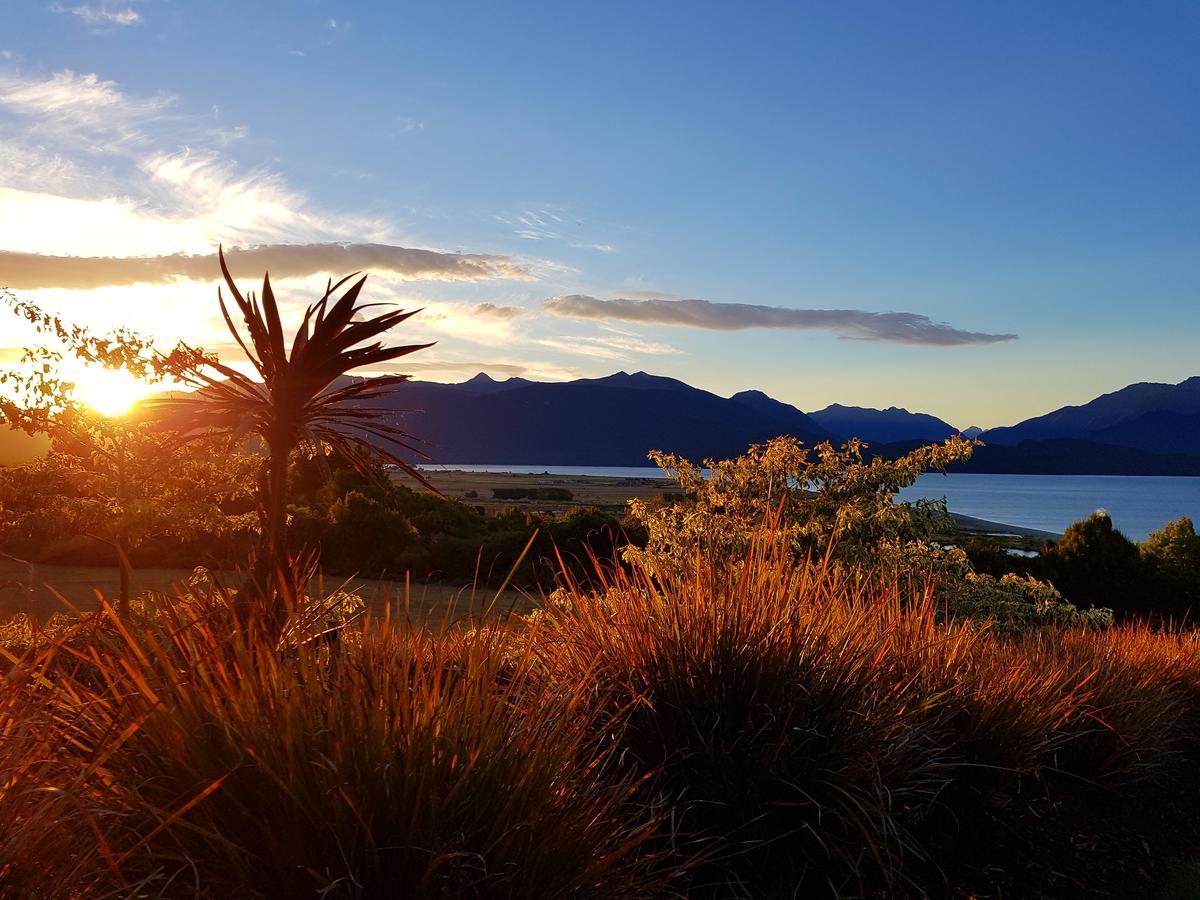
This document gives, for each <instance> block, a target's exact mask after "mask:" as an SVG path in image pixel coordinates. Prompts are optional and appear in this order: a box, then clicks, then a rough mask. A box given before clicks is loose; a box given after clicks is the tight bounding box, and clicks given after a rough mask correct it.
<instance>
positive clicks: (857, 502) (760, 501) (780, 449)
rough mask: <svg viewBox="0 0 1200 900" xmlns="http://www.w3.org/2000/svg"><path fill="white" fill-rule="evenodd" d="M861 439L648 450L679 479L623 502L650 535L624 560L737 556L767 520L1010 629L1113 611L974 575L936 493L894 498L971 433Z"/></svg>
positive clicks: (1033, 585)
mask: <svg viewBox="0 0 1200 900" xmlns="http://www.w3.org/2000/svg"><path fill="white" fill-rule="evenodd" d="M863 446H864V445H862V444H861V443H859V442H858V441H851V442H850V443H848V444H846V445H844V446H842V447H840V448H835V447H833V446H832V445H830V444H827V443H826V444H819V445H817V446H816V447H815V448H811V449H809V448H806V447H804V446H803V445H802V444H801V443H800V442H798V441H796V440H795V439H793V438H786V437H785V438H777V439H775V440H773V441H771V442H769V443H768V444H765V445H762V446H757V447H751V448H750V450H749V451H748V452H747V453H745V454H743V455H742V456H739V457H737V458H736V459H732V460H723V461H719V462H718V461H713V460H708V461H706V462H705V463H704V467H703V468H701V467H698V466H696V465H694V464H693V463H690V462H688V461H687V460H686V459H682V458H680V457H677V456H671V455H668V454H663V453H657V452H656V453H652V454H651V458H652V459H653V460H654V461H655V462H656V463H657V464H658V465H659V466H660V467H661V468H662V469H664V470H665V471H667V472H669V473H671V474H672V475H673V476H674V477H675V478H676V479H677V480H678V482H679V485H680V487H681V488H682V491H683V499H682V500H675V501H667V500H659V501H654V502H646V501H641V500H634V501H631V502H630V513H631V518H632V519H634V521H636V522H637V523H639V524H641V525H643V526H644V527H645V528H646V530H647V533H648V540H647V543H646V546H645V549H640V548H638V547H635V546H631V547H628V548H627V549H626V550H625V554H626V558H627V559H631V560H636V561H638V562H640V563H642V564H643V565H645V566H647V567H649V568H651V569H653V570H654V571H657V572H660V573H665V572H667V571H670V570H680V569H681V568H682V569H684V570H687V569H689V568H690V567H692V566H694V565H695V562H696V559H697V557H701V558H704V559H707V560H718V561H719V560H733V561H735V562H736V561H737V560H739V559H740V558H741V556H742V554H744V553H745V549H746V547H747V546H748V544H749V541H750V539H751V536H752V535H753V534H755V533H756V532H758V531H760V530H761V529H762V527H763V526H764V524H768V525H769V527H770V532H771V534H772V535H773V536H774V537H775V538H776V539H779V540H782V541H783V542H784V543H786V544H788V545H789V547H790V548H792V550H794V551H795V552H796V553H798V554H800V555H802V556H809V557H813V558H819V557H822V556H824V555H826V554H827V553H828V554H832V558H834V559H836V560H837V561H839V562H841V563H843V564H846V565H850V566H853V567H857V568H858V569H859V570H860V571H862V572H866V573H870V576H871V577H883V578H886V579H895V580H897V581H898V583H899V584H900V585H901V586H903V587H905V588H906V589H909V590H910V593H911V594H912V595H913V596H920V595H921V593H922V592H923V591H924V590H925V588H926V586H932V587H935V588H936V591H937V598H938V601H939V608H940V609H941V610H942V611H944V612H947V613H949V614H951V615H958V616H967V617H969V618H972V619H976V620H979V621H989V622H991V623H992V624H993V626H994V627H997V628H999V629H1001V630H1003V631H1005V632H1008V633H1014V632H1018V631H1020V630H1022V629H1026V628H1037V627H1044V626H1049V625H1055V624H1085V625H1088V626H1090V627H1103V626H1104V625H1105V623H1107V622H1109V621H1110V620H1111V614H1109V613H1108V612H1107V611H1106V610H1090V609H1089V610H1086V611H1080V610H1079V609H1077V608H1076V607H1074V606H1072V605H1071V604H1069V603H1066V602H1064V601H1063V599H1062V597H1061V596H1060V595H1059V594H1058V593H1057V592H1056V591H1055V590H1054V589H1053V588H1052V587H1051V586H1050V585H1045V584H1041V583H1039V582H1036V581H1034V580H1032V579H1024V580H1022V579H1016V578H1002V579H999V580H997V579H995V578H992V577H989V576H987V575H983V574H979V573H976V572H975V571H974V570H973V568H972V566H971V562H970V559H969V558H968V556H967V554H966V553H965V552H964V551H963V550H962V549H960V548H957V547H954V546H945V545H944V544H943V543H942V540H944V536H945V535H949V534H953V531H954V528H953V523H952V522H951V521H950V519H949V517H948V515H947V512H946V508H945V503H944V502H943V501H930V500H918V501H916V502H913V503H907V502H898V501H897V500H896V498H895V495H896V492H897V491H899V490H900V489H901V488H903V487H906V486H908V485H911V484H912V483H913V482H914V481H916V479H917V477H918V476H919V475H920V474H921V473H922V472H924V471H927V470H928V469H934V470H944V469H945V468H946V466H948V465H950V464H952V463H954V462H957V461H961V460H964V459H967V458H969V457H970V455H971V452H972V449H973V447H974V444H973V443H971V442H968V441H965V440H963V439H962V438H957V437H956V438H951V439H950V440H948V441H946V442H945V443H944V444H940V445H939V444H934V445H930V446H926V447H921V448H919V449H917V450H915V451H913V452H911V453H909V454H908V455H907V456H903V457H900V458H899V459H895V460H884V459H882V458H879V457H875V458H872V459H869V460H866V459H864V458H863V453H862V451H863Z"/></svg>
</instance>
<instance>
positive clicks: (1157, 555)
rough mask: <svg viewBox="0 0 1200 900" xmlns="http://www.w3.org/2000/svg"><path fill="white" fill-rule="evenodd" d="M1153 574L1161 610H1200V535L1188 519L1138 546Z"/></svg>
mask: <svg viewBox="0 0 1200 900" xmlns="http://www.w3.org/2000/svg"><path fill="white" fill-rule="evenodd" d="M1138 552H1139V554H1140V555H1141V558H1142V562H1143V563H1144V564H1145V566H1146V568H1148V569H1149V570H1150V572H1151V573H1152V574H1153V578H1154V582H1155V585H1156V589H1157V593H1158V599H1157V600H1156V603H1155V606H1156V608H1158V609H1159V610H1161V611H1163V612H1167V613H1173V614H1176V615H1179V614H1186V613H1188V612H1195V611H1197V610H1198V608H1200V535H1197V534H1196V529H1195V527H1194V526H1193V525H1192V520H1191V519H1190V518H1188V517H1187V516H1183V517H1181V518H1179V519H1176V520H1175V521H1173V522H1168V523H1167V524H1166V525H1164V526H1163V527H1162V528H1160V529H1159V530H1158V531H1156V532H1154V533H1153V534H1151V535H1150V536H1149V537H1148V538H1146V540H1144V541H1143V542H1142V543H1140V544H1138Z"/></svg>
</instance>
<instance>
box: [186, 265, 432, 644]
mask: <svg viewBox="0 0 1200 900" xmlns="http://www.w3.org/2000/svg"><path fill="white" fill-rule="evenodd" d="M219 258H220V262H221V272H222V274H223V276H224V278H225V284H226V286H227V287H228V288H229V292H230V294H231V295H232V297H233V301H234V303H236V305H237V310H238V312H240V314H241V318H242V321H243V323H244V325H245V331H246V336H245V337H243V334H242V331H241V329H239V328H238V326H237V324H236V323H235V321H234V318H233V316H231V315H230V311H229V308H228V307H227V305H226V303H225V297H224V294H223V293H222V291H221V289H220V288H218V289H217V300H218V303H219V304H220V307H221V315H222V316H223V317H224V319H225V324H226V326H227V327H228V328H229V332H230V334H232V335H233V338H234V340H235V341H236V342H237V344H238V346H239V347H241V349H242V351H243V352H244V353H245V354H246V357H247V359H248V360H249V361H250V364H251V365H252V366H253V367H254V370H255V371H256V372H257V374H258V379H257V380H256V379H254V378H251V377H249V376H247V375H245V374H243V373H241V372H239V371H237V370H236V369H234V368H232V367H230V366H228V365H226V364H224V363H222V362H220V361H218V360H215V359H213V358H211V357H208V358H205V359H204V360H203V362H202V364H199V365H196V366H195V367H193V368H191V369H190V370H189V371H187V372H186V373H184V376H183V380H184V381H185V382H186V383H188V384H189V385H190V386H192V387H195V388H197V390H196V391H195V392H194V393H192V394H189V395H184V396H176V397H172V398H167V399H165V400H163V401H162V403H163V404H164V406H166V407H167V408H168V410H169V411H170V412H171V414H172V419H173V421H174V424H175V426H176V427H179V428H182V429H184V430H185V431H191V432H194V431H204V430H220V431H224V432H227V433H229V434H231V435H233V436H235V437H238V438H249V437H257V438H258V439H260V440H261V442H262V444H263V446H264V448H265V450H266V456H265V459H264V461H263V467H262V472H261V475H260V515H261V517H262V526H263V527H262V539H261V542H260V546H259V550H258V554H257V557H256V565H255V571H254V579H255V582H256V588H257V592H258V593H259V594H260V596H261V598H262V600H263V603H264V607H265V612H266V613H267V615H268V618H269V619H273V620H275V621H280V620H281V617H282V615H283V613H284V612H285V609H284V607H285V606H286V603H287V602H288V598H289V596H294V593H293V592H294V591H297V590H299V588H300V585H296V584H288V583H286V579H287V578H288V573H289V572H291V571H292V569H293V567H292V566H291V565H290V560H289V556H288V549H287V540H286V537H287V480H288V466H289V463H290V461H291V459H292V456H293V454H294V453H295V452H296V451H297V450H301V449H306V450H308V451H309V452H312V453H315V454H323V453H325V452H331V453H333V454H335V455H338V456H341V457H343V458H344V459H346V460H347V461H348V462H349V463H350V464H351V465H353V466H354V467H355V468H356V469H359V470H361V471H362V472H364V473H368V474H371V473H377V472H379V463H381V462H385V463H391V464H392V465H395V466H397V467H399V468H400V469H402V470H403V471H405V472H407V473H408V474H409V475H411V476H412V477H413V478H415V479H416V480H417V481H418V482H420V483H421V484H422V485H424V486H425V487H426V488H428V489H430V490H435V489H434V488H433V487H432V486H431V485H430V484H429V482H428V481H427V480H426V479H425V477H424V476H423V475H422V474H421V472H420V471H419V470H418V469H416V468H415V467H414V466H412V465H411V464H409V463H408V462H406V461H405V460H404V459H402V458H401V457H399V456H397V455H396V452H393V449H389V447H391V448H394V449H395V450H396V451H399V450H400V449H405V450H408V451H410V452H412V453H415V454H417V455H418V456H421V457H423V458H427V457H426V456H425V454H424V453H423V452H421V451H420V450H419V449H418V448H416V447H414V446H413V443H414V442H416V439H415V438H414V437H413V436H412V435H410V434H408V433H407V432H405V431H403V430H401V429H400V428H398V427H397V426H396V425H394V424H392V423H391V422H390V421H389V419H390V418H391V416H392V415H394V411H393V410H390V409H388V408H386V407H383V406H379V405H378V404H377V403H376V401H378V400H379V399H380V398H382V397H384V396H386V395H388V394H390V393H392V392H393V391H394V390H395V389H396V388H397V386H399V385H400V384H402V383H403V382H405V381H407V380H408V378H409V376H407V375H384V376H379V377H375V378H364V379H360V380H353V381H350V382H349V383H340V382H342V381H344V379H345V377H346V376H347V375H348V373H350V372H351V371H353V370H355V369H359V368H362V367H365V366H378V365H380V364H382V363H387V362H390V361H392V360H395V359H399V358H400V357H402V356H407V355H408V354H410V353H414V352H416V351H418V350H423V349H425V348H426V347H430V346H432V344H406V345H403V346H391V347H389V346H385V345H384V344H383V343H382V342H381V341H379V340H375V339H377V338H379V337H380V336H381V335H384V334H385V333H386V332H388V331H389V330H390V329H392V328H394V327H395V326H397V325H399V324H401V323H402V322H404V321H406V320H407V319H409V318H410V317H412V316H413V315H415V314H416V313H417V312H419V311H420V310H409V311H405V310H392V311H389V312H381V313H378V314H370V315H364V311H365V310H367V309H370V308H372V307H373V306H378V305H379V304H365V305H364V304H359V303H358V298H359V294H360V293H361V292H362V288H363V285H364V283H365V282H366V280H367V276H365V275H363V276H362V277H361V278H359V279H358V280H357V281H355V282H354V283H353V284H351V285H350V286H349V287H348V288H346V290H345V291H344V292H343V293H342V294H341V296H339V297H335V296H334V294H335V292H337V291H338V290H340V289H341V288H342V286H343V285H345V284H346V283H347V282H348V281H349V280H350V279H352V278H354V277H355V275H357V274H358V273H354V274H352V275H348V276H346V277H345V278H343V279H341V280H340V281H338V282H337V283H336V284H333V283H332V282H331V283H329V284H328V285H327V287H326V289H325V294H324V295H323V296H322V297H321V299H320V300H319V301H317V302H316V303H314V304H312V305H311V306H309V307H308V309H307V310H306V312H305V314H304V319H303V320H302V322H301V323H300V327H299V329H298V330H297V332H296V336H295V338H294V339H293V340H292V344H291V349H290V351H289V349H288V347H287V344H286V343H285V338H284V330H283V322H282V319H281V317H280V314H279V306H278V303H277V302H276V300H275V293H274V291H273V290H272V289H271V279H270V274H269V273H267V274H266V275H264V277H263V286H262V296H261V299H260V298H259V297H256V296H255V295H254V293H250V294H249V295H243V294H242V292H241V291H240V290H239V289H238V287H237V285H236V284H235V282H234V280H233V276H232V275H231V274H230V272H229V267H228V266H227V265H226V263H225V254H224V252H223V250H222V251H220V252H219ZM435 492H436V490H435Z"/></svg>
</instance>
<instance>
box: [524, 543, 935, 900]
mask: <svg viewBox="0 0 1200 900" xmlns="http://www.w3.org/2000/svg"><path fill="white" fill-rule="evenodd" d="M759 550H761V551H762V552H763V553H765V554H767V555H766V557H765V558H764V557H758V556H756V557H754V558H753V559H752V561H751V562H750V563H749V564H748V565H747V567H746V568H745V569H744V570H743V572H742V574H740V575H737V574H734V572H733V571H732V570H730V569H727V568H721V569H713V568H709V567H706V566H701V567H700V568H697V569H695V570H693V572H692V573H691V574H690V575H687V574H682V573H674V572H672V573H662V574H661V575H659V576H658V577H654V576H651V574H650V573H649V572H648V571H647V570H646V569H645V568H643V567H640V566H637V565H635V566H634V568H633V570H632V572H624V571H622V570H615V571H614V572H613V573H612V574H611V581H610V582H609V584H608V587H607V590H606V591H605V592H604V593H600V594H590V593H588V592H586V591H582V590H579V589H578V588H577V587H576V588H573V589H571V590H568V591H564V592H560V593H559V594H558V595H556V598H555V599H556V602H555V603H554V604H552V605H551V606H550V607H549V608H548V610H547V611H546V612H545V613H544V614H543V615H544V619H545V620H546V622H547V624H548V629H547V631H548V635H549V636H548V638H547V640H546V642H545V647H544V659H545V664H546V665H547V667H548V669H549V670H550V671H551V672H552V673H553V677H554V678H556V679H557V681H558V682H559V683H561V684H573V683H577V682H578V681H579V680H580V679H581V678H587V679H588V680H589V681H590V682H591V685H592V687H591V690H593V691H594V692H595V695H596V698H597V702H598V703H599V704H600V706H601V707H602V709H604V710H605V714H606V715H607V716H608V717H610V718H611V719H612V721H613V722H614V725H613V728H614V735H615V740H616V743H617V748H616V752H617V754H618V756H619V758H620V759H622V760H623V761H625V763H626V764H627V765H629V766H630V767H632V769H633V770H634V772H635V773H637V774H638V775H639V776H640V777H643V778H648V779H650V781H649V783H648V786H647V789H646V791H645V793H644V795H643V799H644V802H645V803H647V804H648V805H651V806H653V805H656V804H660V803H661V804H666V805H667V807H668V808H669V809H670V822H671V823H672V825H673V828H674V832H673V833H672V834H670V835H664V836H663V840H664V841H668V842H669V843H670V844H671V845H672V846H674V847H675V848H677V850H678V851H679V852H681V853H684V854H687V855H699V856H701V857H702V858H704V859H705V860H707V863H708V864H707V866H706V868H705V869H704V870H703V871H702V872H700V873H699V874H698V876H697V878H696V880H695V882H694V885H693V889H692V891H693V892H692V893H690V894H689V896H707V895H708V894H706V893H704V891H703V890H702V889H701V888H702V886H704V885H708V886H709V890H710V891H711V892H712V894H713V895H714V896H722V897H724V896H739V897H740V896H809V895H810V892H812V891H814V890H820V889H821V888H822V886H825V887H826V888H828V887H832V888H833V889H834V890H835V892H838V893H841V892H845V891H856V890H858V889H861V888H862V887H863V886H864V882H865V883H871V882H874V883H875V884H876V886H878V884H879V883H881V882H886V881H887V880H888V878H889V874H890V873H891V872H893V871H895V868H896V863H897V858H898V857H899V856H900V855H901V853H902V850H903V847H904V846H905V830H906V825H907V823H908V822H909V821H910V820H912V819H913V818H915V817H916V816H917V815H918V814H919V812H920V810H922V809H923V808H924V807H926V806H927V805H928V804H930V803H931V802H932V801H933V799H934V798H935V797H936V795H937V791H938V789H939V788H940V787H941V786H942V785H943V784H944V782H945V779H946V777H947V776H946V772H945V771H944V770H943V769H942V768H941V767H940V766H939V765H938V762H937V742H936V734H937V730H936V728H933V729H930V728H926V727H925V725H926V724H927V722H926V718H925V716H924V715H923V708H924V706H925V704H924V701H923V699H922V698H921V697H920V696H919V695H917V694H916V693H914V691H913V689H912V683H911V682H910V681H909V680H906V679H900V680H894V679H891V678H888V677H887V676H886V674H885V673H882V672H881V671H880V668H879V664H880V657H879V643H878V641H877V640H875V638H877V637H878V635H879V633H880V629H879V627H878V626H879V623H881V622H882V621H883V620H885V619H888V618H889V617H894V616H896V615H898V614H899V613H898V607H897V606H896V605H895V604H881V603H879V602H876V600H877V598H875V597H868V596H866V595H865V594H864V592H863V589H862V587H861V586H859V587H855V585H854V584H853V582H852V581H851V580H849V579H847V578H846V577H845V576H844V575H838V574H835V573H834V572H832V571H827V570H824V569H820V568H818V567H801V568H800V569H799V570H798V571H797V570H795V569H794V568H793V567H792V565H791V562H790V558H789V557H788V555H787V554H786V553H783V552H781V551H780V549H779V547H778V543H777V542H775V544H774V547H773V548H770V549H768V548H767V547H762V548H754V549H752V551H751V553H752V554H753V553H757V552H758V551H759ZM729 891H734V892H735V893H733V894H730V893H728V892H729Z"/></svg>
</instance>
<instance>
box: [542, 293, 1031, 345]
mask: <svg viewBox="0 0 1200 900" xmlns="http://www.w3.org/2000/svg"><path fill="white" fill-rule="evenodd" d="M544 306H545V309H546V310H547V311H548V312H550V313H552V314H554V315H557V316H567V317H570V318H576V319H592V320H597V321H610V320H617V321H622V322H638V323H642V324H647V325H650V324H653V325H678V326H684V327H689V328H704V329H709V330H712V331H739V330H742V329H746V328H776V329H778V328H786V329H826V330H831V331H835V332H837V333H838V334H839V335H840V336H841V337H843V338H849V339H855V340H867V341H887V342H891V343H899V344H921V345H925V346H942V347H944V346H953V345H957V344H994V343H998V342H1001V341H1011V340H1014V339H1016V337H1017V335H1015V334H988V333H984V332H977V331H964V330H962V329H960V328H955V327H953V326H951V325H947V324H945V323H942V322H935V321H933V320H932V319H930V318H929V317H928V316H923V315H920V314H918V313H911V312H884V313H881V312H869V311H867V310H861V309H792V308H789V307H782V306H759V305H754V304H748V303H713V302H711V301H708V300H664V299H633V298H628V297H625V298H617V299H613V300H602V299H598V298H596V297H589V296H587V295H584V294H567V295H564V296H561V297H552V298H550V299H548V300H546V301H545V302H544Z"/></svg>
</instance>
